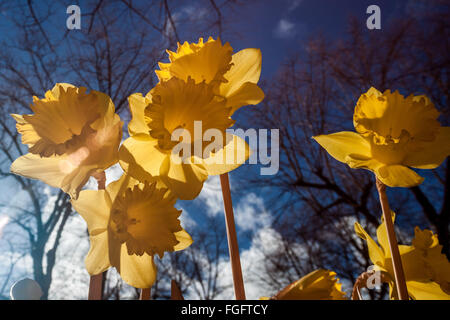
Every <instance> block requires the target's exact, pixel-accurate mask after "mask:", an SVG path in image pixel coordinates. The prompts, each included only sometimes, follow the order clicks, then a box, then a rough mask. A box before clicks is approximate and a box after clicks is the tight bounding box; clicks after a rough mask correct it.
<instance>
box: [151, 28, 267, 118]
mask: <svg viewBox="0 0 450 320" xmlns="http://www.w3.org/2000/svg"><path fill="white" fill-rule="evenodd" d="M167 53H168V54H169V60H170V63H162V62H160V63H159V67H160V70H156V74H157V76H158V78H159V80H160V81H167V80H169V79H171V78H172V77H177V78H179V79H182V80H185V81H186V80H187V79H188V77H190V78H192V79H194V81H195V82H196V83H200V82H203V81H205V82H206V83H208V84H209V83H211V84H213V85H214V88H215V93H216V94H217V95H220V96H222V97H224V98H226V100H225V105H224V106H225V107H227V108H230V115H232V114H233V113H234V112H235V111H236V110H237V109H239V108H240V107H242V106H245V105H255V104H258V103H260V102H261V101H262V100H263V99H264V92H263V91H262V90H261V88H259V87H258V85H257V83H258V81H259V77H260V75H261V61H262V57H261V51H260V50H259V49H254V48H247V49H243V50H241V51H239V52H237V53H235V54H233V48H232V47H231V46H230V44H229V43H228V42H227V43H225V44H224V45H222V42H221V41H220V39H217V40H214V39H213V38H211V37H210V38H209V39H208V41H207V42H203V38H200V39H199V41H198V43H188V42H185V43H184V44H182V45H180V44H179V43H178V48H177V51H176V52H172V51H169V50H167Z"/></svg>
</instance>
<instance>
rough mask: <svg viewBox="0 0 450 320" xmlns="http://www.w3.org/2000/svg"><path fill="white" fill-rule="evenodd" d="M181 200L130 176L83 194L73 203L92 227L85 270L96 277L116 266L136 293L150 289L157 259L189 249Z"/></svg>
mask: <svg viewBox="0 0 450 320" xmlns="http://www.w3.org/2000/svg"><path fill="white" fill-rule="evenodd" d="M175 202H176V198H175V197H174V196H173V194H171V193H170V191H169V190H167V188H164V187H163V185H162V184H161V183H160V182H158V181H153V182H151V183H150V182H145V183H140V182H139V181H137V180H135V179H133V178H131V177H130V176H128V175H123V176H122V177H121V178H120V179H119V180H117V181H115V182H112V183H110V184H109V185H108V186H107V187H106V190H99V191H94V190H83V191H81V192H80V196H79V197H78V199H72V205H73V207H74V208H75V210H76V211H77V212H78V213H79V214H80V215H81V216H82V217H83V218H84V220H85V221H86V222H87V226H88V230H89V237H90V242H91V247H90V250H89V253H88V255H87V257H86V260H85V263H86V268H87V270H88V272H89V274H91V275H95V274H99V273H101V272H103V271H105V270H107V269H108V268H109V267H111V266H112V267H115V268H116V269H117V271H118V272H119V273H120V275H121V277H122V279H123V280H124V281H125V282H126V283H128V284H129V285H131V286H133V287H136V288H149V287H151V286H152V284H153V283H154V281H155V279H156V265H155V262H154V256H155V255H156V254H157V255H158V256H159V257H160V258H162V257H163V255H164V252H171V251H178V250H182V249H185V248H186V247H188V246H190V245H191V243H192V239H191V237H190V235H189V234H188V233H187V232H186V231H185V230H184V229H183V228H182V227H181V225H180V221H179V219H178V217H179V215H180V213H181V211H180V210H177V209H176V208H175V207H174V204H175Z"/></svg>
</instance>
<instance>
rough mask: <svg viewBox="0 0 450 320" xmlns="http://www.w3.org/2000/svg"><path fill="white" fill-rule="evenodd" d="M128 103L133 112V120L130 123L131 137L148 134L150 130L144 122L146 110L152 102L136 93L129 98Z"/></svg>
mask: <svg viewBox="0 0 450 320" xmlns="http://www.w3.org/2000/svg"><path fill="white" fill-rule="evenodd" d="M128 103H129V105H130V111H131V120H130V122H129V123H128V131H129V133H130V135H136V134H138V133H146V134H148V132H149V128H148V127H147V124H146V123H145V120H144V110H145V108H146V107H147V105H148V104H149V103H150V100H149V99H148V98H146V97H143V96H142V94H141V93H134V94H132V95H131V96H129V97H128Z"/></svg>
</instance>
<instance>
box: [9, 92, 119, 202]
mask: <svg viewBox="0 0 450 320" xmlns="http://www.w3.org/2000/svg"><path fill="white" fill-rule="evenodd" d="M31 109H32V111H33V112H34V114H31V115H18V114H13V115H12V116H13V117H14V119H15V120H16V122H17V124H16V127H17V131H18V132H19V133H21V134H22V143H23V144H26V145H28V151H29V153H28V154H26V155H24V156H21V157H19V158H18V159H16V160H15V161H14V162H13V163H12V165H11V172H13V173H15V174H18V175H21V176H24V177H27V178H33V179H39V180H41V181H43V182H45V183H47V184H49V185H51V186H53V187H56V188H61V189H62V190H64V191H65V192H67V193H69V194H70V195H71V197H73V198H76V197H78V193H79V192H80V190H81V188H82V187H83V186H84V184H85V183H86V182H87V180H88V179H89V177H90V176H91V174H93V173H94V172H96V171H102V170H104V169H107V168H108V167H110V166H111V165H113V164H114V163H116V162H117V161H118V148H119V144H120V141H121V139H122V125H123V123H122V122H121V121H120V118H119V116H118V115H117V114H115V110H114V109H115V108H114V104H113V102H112V101H111V99H110V98H109V97H108V96H107V95H105V94H103V93H101V92H98V91H94V90H92V91H91V92H90V93H86V88H83V87H80V88H77V87H74V86H73V85H70V84H64V83H57V84H56V85H55V86H54V88H53V89H52V90H50V91H47V92H46V94H45V98H43V99H39V98H37V97H33V104H32V105H31Z"/></svg>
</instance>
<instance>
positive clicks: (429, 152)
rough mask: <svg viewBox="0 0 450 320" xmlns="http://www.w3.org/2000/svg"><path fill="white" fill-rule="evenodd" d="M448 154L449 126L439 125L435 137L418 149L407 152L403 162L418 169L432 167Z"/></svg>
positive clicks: (449, 144) (449, 142)
mask: <svg viewBox="0 0 450 320" xmlns="http://www.w3.org/2000/svg"><path fill="white" fill-rule="evenodd" d="M449 155H450V127H440V128H439V132H438V134H437V136H436V139H435V140H433V141H432V142H424V143H422V144H421V145H420V147H419V149H418V150H415V152H410V153H408V154H407V156H406V158H405V160H404V161H403V163H404V164H405V165H407V166H410V167H413V168H419V169H434V168H437V167H438V166H440V165H441V163H442V162H443V161H444V160H445V159H446V158H447V157H448V156H449Z"/></svg>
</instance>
